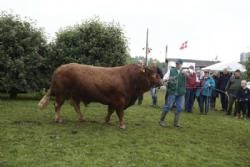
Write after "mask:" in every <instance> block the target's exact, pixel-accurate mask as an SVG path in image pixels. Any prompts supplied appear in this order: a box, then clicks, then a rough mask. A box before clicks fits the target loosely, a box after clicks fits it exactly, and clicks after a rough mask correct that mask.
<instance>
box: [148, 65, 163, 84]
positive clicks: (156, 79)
mask: <svg viewBox="0 0 250 167" xmlns="http://www.w3.org/2000/svg"><path fill="white" fill-rule="evenodd" d="M144 70H145V73H146V75H147V78H148V80H149V83H150V86H151V87H153V86H155V87H158V86H161V85H162V80H161V77H160V75H159V74H158V73H157V72H156V71H155V70H153V69H151V68H148V67H145V68H144Z"/></svg>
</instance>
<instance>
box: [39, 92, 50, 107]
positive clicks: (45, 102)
mask: <svg viewBox="0 0 250 167" xmlns="http://www.w3.org/2000/svg"><path fill="white" fill-rule="evenodd" d="M50 94H51V89H49V90H48V92H47V93H46V94H45V95H44V96H43V98H42V99H41V100H40V101H39V103H38V107H39V109H40V110H42V109H44V108H46V107H47V106H48V104H49V99H50Z"/></svg>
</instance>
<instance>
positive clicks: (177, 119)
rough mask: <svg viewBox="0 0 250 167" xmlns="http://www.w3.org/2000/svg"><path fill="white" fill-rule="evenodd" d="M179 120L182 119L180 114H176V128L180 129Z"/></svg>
mask: <svg viewBox="0 0 250 167" xmlns="http://www.w3.org/2000/svg"><path fill="white" fill-rule="evenodd" d="M179 119H180V112H176V113H175V117H174V126H175V127H177V128H179V127H180V124H179Z"/></svg>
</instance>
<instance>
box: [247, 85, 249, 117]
mask: <svg viewBox="0 0 250 167" xmlns="http://www.w3.org/2000/svg"><path fill="white" fill-rule="evenodd" d="M247 88H248V89H249V90H250V82H247ZM247 108H248V109H247V117H248V118H250V96H249V97H248V107H247Z"/></svg>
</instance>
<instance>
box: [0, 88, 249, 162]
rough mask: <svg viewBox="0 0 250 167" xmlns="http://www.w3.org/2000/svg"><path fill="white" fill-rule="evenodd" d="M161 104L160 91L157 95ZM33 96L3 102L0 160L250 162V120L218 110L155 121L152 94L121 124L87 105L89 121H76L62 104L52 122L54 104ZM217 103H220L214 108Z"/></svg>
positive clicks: (0, 105)
mask: <svg viewBox="0 0 250 167" xmlns="http://www.w3.org/2000/svg"><path fill="white" fill-rule="evenodd" d="M158 95H159V99H160V102H159V104H160V105H163V97H164V92H160V93H159V94H158ZM37 102H38V100H32V99H27V98H18V99H17V100H7V99H2V100H0V166H1V167H2V166H4V167H5V166H6V167H9V166H11V167H12V166H17V167H29V166H30V167H38V166H47V167H50V166H51V167H56V166H58V167H63V166H73V167H75V166H76V167H78V166H84V167H85V166H87V167H88V166H90V167H92V166H94V167H95V166H98V167H99V166H101V167H111V166H114V167H120V166H121V167H123V166H124V167H125V166H126V167H133V166H136V167H138V166H143V167H144V166H146V167H161V166H171V167H172V166H178V167H182V166H183V167H188V166H191V167H196V166H197V167H207V166H211V167H230V166H232V167H234V166H244V167H245V166H250V121H249V120H245V121H244V120H237V119H235V118H233V117H229V116H224V115H223V113H221V112H213V113H211V112H210V113H209V114H208V115H206V116H205V115H199V113H198V110H197V108H195V111H194V113H192V114H187V113H184V112H183V113H182V117H181V125H182V126H183V128H179V129H177V128H174V127H173V125H172V124H173V113H170V114H169V116H168V117H167V122H168V127H167V128H162V127H160V126H159V125H158V120H159V116H160V113H161V109H155V108H151V107H150V103H151V101H150V97H149V94H148V93H147V94H145V100H144V102H143V105H142V106H137V105H135V106H132V107H130V108H129V109H128V110H127V111H126V113H125V120H126V124H127V129H126V130H121V129H119V128H118V126H117V125H118V120H117V117H116V115H115V114H114V115H113V116H112V120H111V123H112V125H106V124H104V123H103V122H104V121H103V120H104V116H105V115H106V106H103V105H100V104H91V105H90V106H89V107H88V108H86V109H84V108H82V111H85V115H86V118H87V121H86V122H84V123H80V122H78V121H77V120H78V116H77V115H76V113H75V112H74V110H73V108H72V107H71V106H70V105H69V104H68V103H66V104H65V105H64V106H63V108H62V117H63V120H64V122H63V123H62V124H60V125H58V124H55V123H54V112H53V102H50V105H49V107H48V108H46V109H45V110H44V111H37ZM217 108H219V107H217Z"/></svg>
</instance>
